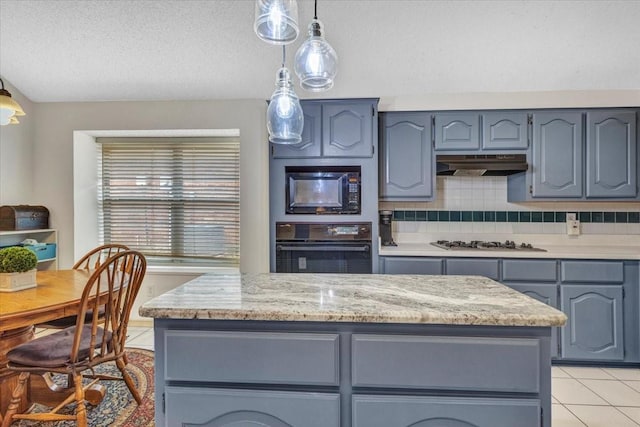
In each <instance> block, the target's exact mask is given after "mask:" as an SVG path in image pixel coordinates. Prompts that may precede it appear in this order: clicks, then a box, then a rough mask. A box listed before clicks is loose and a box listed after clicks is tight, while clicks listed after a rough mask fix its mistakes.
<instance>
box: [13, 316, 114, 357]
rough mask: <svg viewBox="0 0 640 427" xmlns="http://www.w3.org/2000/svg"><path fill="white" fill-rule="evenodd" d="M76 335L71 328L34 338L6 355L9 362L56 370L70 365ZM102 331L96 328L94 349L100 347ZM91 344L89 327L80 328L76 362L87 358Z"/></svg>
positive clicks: (73, 327) (108, 334) (108, 340)
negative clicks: (80, 335) (80, 333)
mask: <svg viewBox="0 0 640 427" xmlns="http://www.w3.org/2000/svg"><path fill="white" fill-rule="evenodd" d="M75 333H76V327H75V326H71V327H69V328H66V329H63V330H61V331H59V332H56V333H53V334H51V335H46V336H44V337H42V338H36V339H34V340H31V341H29V342H27V343H24V344H21V345H19V346H17V347H15V348H13V349H12V350H11V351H9V352H8V353H7V360H9V362H11V363H14V364H18V365H24V366H33V367H42V368H56V367H60V366H66V365H68V364H70V363H71V358H70V356H71V347H72V346H73V339H74V336H75ZM103 334H104V330H103V329H102V328H98V331H97V337H96V347H101V343H102V335H103ZM111 338H112V334H111V332H107V341H106V342H107V343H109V342H111ZM90 342H91V325H85V326H84V327H83V328H82V340H81V341H80V349H79V351H78V361H80V360H83V359H86V358H87V357H89V343H90Z"/></svg>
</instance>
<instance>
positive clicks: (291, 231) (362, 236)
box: [276, 222, 371, 242]
mask: <svg viewBox="0 0 640 427" xmlns="http://www.w3.org/2000/svg"><path fill="white" fill-rule="evenodd" d="M282 240H288V241H294V240H304V241H309V242H313V241H330V240H368V241H371V223H370V222H364V223H337V224H335V223H330V224H329V223H300V222H277V223H276V241H282Z"/></svg>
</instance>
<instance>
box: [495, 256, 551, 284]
mask: <svg viewBox="0 0 640 427" xmlns="http://www.w3.org/2000/svg"><path fill="white" fill-rule="evenodd" d="M556 279H557V273H556V261H550V260H549V261H537V260H531V261H529V260H527V261H523V260H512V259H505V260H503V261H502V280H504V281H510V280H512V281H514V282H521V281H525V282H526V281H534V282H555V281H556Z"/></svg>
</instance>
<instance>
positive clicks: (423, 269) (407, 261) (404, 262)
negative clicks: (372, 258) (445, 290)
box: [381, 257, 442, 274]
mask: <svg viewBox="0 0 640 427" xmlns="http://www.w3.org/2000/svg"><path fill="white" fill-rule="evenodd" d="M381 261H382V262H381V267H382V273H384V274H442V258H435V259H428V258H426V259H425V258H420V257H415V258H404V257H403V258H396V257H383V258H381Z"/></svg>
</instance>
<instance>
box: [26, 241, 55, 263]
mask: <svg viewBox="0 0 640 427" xmlns="http://www.w3.org/2000/svg"><path fill="white" fill-rule="evenodd" d="M22 246H24V247H25V248H27V249H29V250H31V251H33V252H34V253H35V254H36V257H37V258H38V261H42V260H45V259H52V258H55V257H56V244H55V243H37V244H35V245H22Z"/></svg>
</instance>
